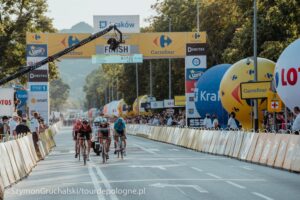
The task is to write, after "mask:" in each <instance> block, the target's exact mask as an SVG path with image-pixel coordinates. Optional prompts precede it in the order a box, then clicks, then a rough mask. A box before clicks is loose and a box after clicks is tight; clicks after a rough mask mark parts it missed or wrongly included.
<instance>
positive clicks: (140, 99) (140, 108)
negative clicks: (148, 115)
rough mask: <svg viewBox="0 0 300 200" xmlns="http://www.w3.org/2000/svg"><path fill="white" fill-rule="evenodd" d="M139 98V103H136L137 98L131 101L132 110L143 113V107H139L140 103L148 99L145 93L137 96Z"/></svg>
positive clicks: (135, 112)
mask: <svg viewBox="0 0 300 200" xmlns="http://www.w3.org/2000/svg"><path fill="white" fill-rule="evenodd" d="M138 100H139V104H138V101H137V99H135V101H134V103H133V106H132V107H133V112H134V114H136V115H137V114H138V113H143V112H145V109H144V108H142V107H141V104H142V103H146V102H147V100H148V96H147V95H144V96H139V98H138Z"/></svg>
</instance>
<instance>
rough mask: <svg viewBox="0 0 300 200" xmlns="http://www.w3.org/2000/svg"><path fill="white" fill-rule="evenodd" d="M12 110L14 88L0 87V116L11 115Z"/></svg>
mask: <svg viewBox="0 0 300 200" xmlns="http://www.w3.org/2000/svg"><path fill="white" fill-rule="evenodd" d="M13 112H14V89H12V88H0V116H12V114H13Z"/></svg>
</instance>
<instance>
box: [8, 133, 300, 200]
mask: <svg viewBox="0 0 300 200" xmlns="http://www.w3.org/2000/svg"><path fill="white" fill-rule="evenodd" d="M56 142H57V147H56V148H55V149H54V150H53V151H52V152H51V154H50V155H49V156H48V157H47V158H46V159H45V160H44V161H41V162H40V163H39V164H38V166H37V167H36V168H35V169H34V170H33V172H32V174H30V176H29V177H28V178H26V179H24V180H23V181H21V182H19V183H17V184H16V185H14V186H12V187H11V188H9V189H7V190H6V193H5V200H21V199H22V200H23V199H26V200H27V199H28V200H52V199H63V200H77V199H78V200H81V199H85V200H92V199H93V200H104V199H107V200H109V199H111V200H118V199H126V200H127V199H128V200H129V199H136V200H141V199H142V200H153V199H159V200H164V199H166V200H184V199H188V200H192V199H194V200H202V199H203V200H213V199H222V200H223V199H230V200H234V199H237V200H240V199H243V200H248V199H249V200H253V199H258V200H272V199H274V200H275V199H289V200H292V199H295V200H299V199H300V175H299V174H294V173H290V172H287V171H283V170H279V169H273V168H269V167H265V166H260V165H255V164H251V163H245V162H241V161H238V160H235V159H230V158H226V157H221V156H213V155H209V154H203V153H199V152H195V151H191V150H188V149H185V148H180V147H176V146H173V145H168V144H164V143H159V142H155V141H151V140H147V139H143V138H139V137H134V136H129V138H128V148H127V156H126V157H125V159H124V160H120V159H117V158H116V156H115V155H113V154H112V152H111V155H110V160H109V162H108V164H105V165H103V164H102V163H101V160H100V157H97V156H96V155H95V154H94V153H92V154H91V161H90V162H88V165H87V166H84V165H83V162H79V161H78V160H77V159H75V158H74V150H73V141H72V140H71V129H70V128H63V129H62V130H61V131H60V133H59V134H58V135H57V136H56Z"/></svg>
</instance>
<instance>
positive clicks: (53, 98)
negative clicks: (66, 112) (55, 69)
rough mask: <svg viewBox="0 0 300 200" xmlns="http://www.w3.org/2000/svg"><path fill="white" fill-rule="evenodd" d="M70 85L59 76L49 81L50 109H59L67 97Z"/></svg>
mask: <svg viewBox="0 0 300 200" xmlns="http://www.w3.org/2000/svg"><path fill="white" fill-rule="evenodd" d="M69 93H70V86H69V85H68V84H66V83H64V82H63V81H62V79H61V78H58V79H56V80H53V81H51V82H50V110H52V111H60V109H61V108H62V106H63V105H64V104H65V103H66V101H67V99H68V98H69Z"/></svg>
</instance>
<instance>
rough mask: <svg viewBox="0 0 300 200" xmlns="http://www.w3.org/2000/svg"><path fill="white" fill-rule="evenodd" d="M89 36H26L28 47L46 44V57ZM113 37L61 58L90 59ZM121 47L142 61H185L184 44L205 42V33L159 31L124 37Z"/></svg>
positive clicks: (63, 34)
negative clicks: (129, 48) (139, 56)
mask: <svg viewBox="0 0 300 200" xmlns="http://www.w3.org/2000/svg"><path fill="white" fill-rule="evenodd" d="M90 35H91V34H69V33H27V35H26V42H27V44H44V45H45V44H46V45H47V46H48V55H53V54H55V53H57V52H59V51H62V50H64V49H65V48H68V47H70V46H73V45H74V44H77V43H78V42H80V41H81V40H83V39H84V38H87V37H89V36H90ZM113 36H114V35H109V34H107V35H104V36H103V37H100V38H97V39H95V40H93V41H92V42H90V43H87V44H86V45H84V46H82V47H80V48H78V49H76V50H75V51H72V52H70V53H68V54H67V55H64V56H63V58H91V57H92V56H93V55H96V54H97V53H96V49H97V47H99V46H107V40H108V39H109V38H110V37H113ZM123 38H124V40H125V43H124V44H122V45H123V46H130V47H132V48H133V49H132V50H133V51H134V53H135V54H143V56H144V59H165V58H185V56H186V45H187V44H191V43H192V44H193V43H199V44H205V43H206V32H200V33H195V32H170V33H169V32H161V33H128V34H123Z"/></svg>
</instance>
